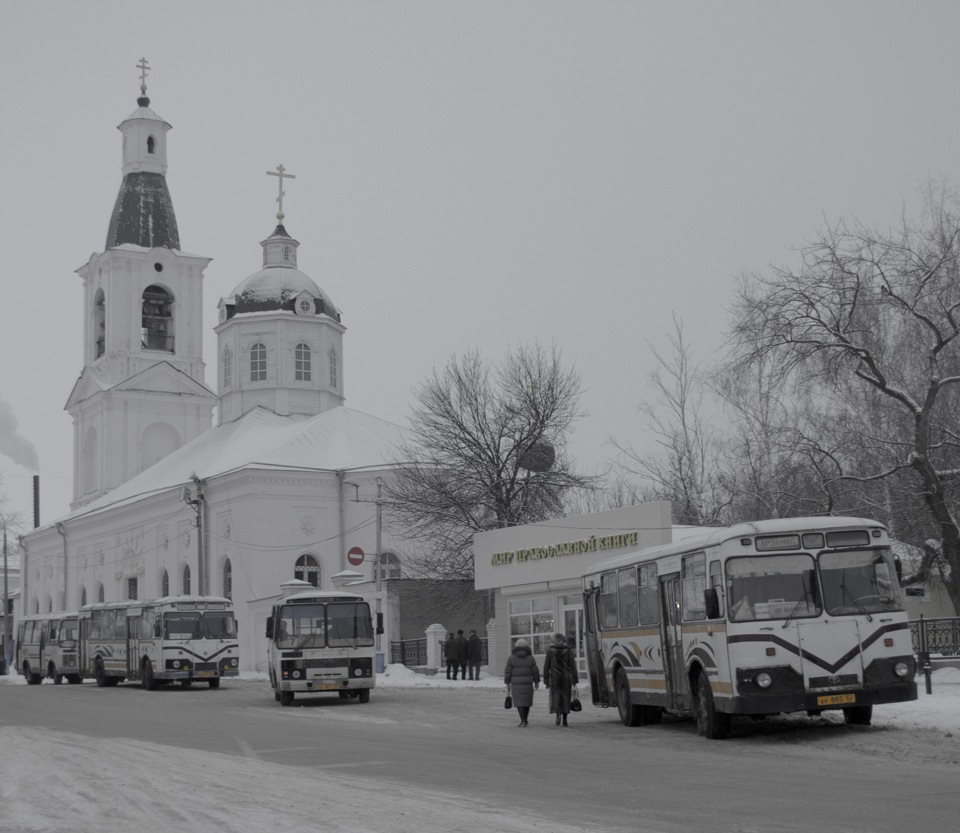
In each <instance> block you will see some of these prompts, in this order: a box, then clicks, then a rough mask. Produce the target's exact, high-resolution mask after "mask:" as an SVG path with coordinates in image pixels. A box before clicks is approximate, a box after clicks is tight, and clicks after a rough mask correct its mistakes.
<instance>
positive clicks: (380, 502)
mask: <svg viewBox="0 0 960 833" xmlns="http://www.w3.org/2000/svg"><path fill="white" fill-rule="evenodd" d="M376 504H377V552H376V554H375V555H374V562H373V569H374V570H375V571H376V572H375V574H374V575H375V577H376V581H377V621H378V622H379V621H380V617H381V615H382V614H381V601H380V595H381V594H380V548H381V547H380V543H381V541H380V535H381V529H382V528H383V481H382V480H381V479H380V478H379V477H378V478H377V501H376ZM380 636H381V635H380V631H379V629H378V630H377V648H376V650H377V664H378V665H383V651H381V649H380ZM377 670H378V671H381V670H382V668H378V669H377Z"/></svg>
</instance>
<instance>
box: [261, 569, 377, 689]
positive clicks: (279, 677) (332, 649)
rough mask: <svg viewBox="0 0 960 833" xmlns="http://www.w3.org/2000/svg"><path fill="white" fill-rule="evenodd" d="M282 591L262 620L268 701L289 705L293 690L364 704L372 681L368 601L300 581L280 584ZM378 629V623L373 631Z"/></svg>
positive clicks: (371, 626)
mask: <svg viewBox="0 0 960 833" xmlns="http://www.w3.org/2000/svg"><path fill="white" fill-rule="evenodd" d="M304 588H306V589H304ZM282 589H283V591H284V594H285V595H284V596H283V597H282V598H281V599H280V600H279V601H278V602H277V603H276V604H275V605H274V606H273V611H272V615H271V616H269V617H268V618H267V640H268V644H267V662H268V665H269V670H270V686H271V688H273V692H274V699H276V700H278V701H279V702H280V703H281V705H284V706H289V705H290V704H291V703H293V698H294V696H295V695H296V694H297V693H300V694H324V693H330V694H333V693H336V694H339V696H340V698H341V699H344V700H345V699H348V698H350V697H356V698H357V699H358V700H359V701H360V702H361V703H367V702H369V700H370V691H371V689H372V688H373V687H374V685H375V684H376V675H375V673H374V660H375V658H376V657H375V654H376V648H375V645H374V629H373V622H372V620H371V616H370V605H369V604H367V602H366V601H365V600H364V599H363V597H362V596H358V595H356V594H354V593H342V592H339V591H325V590H315V589H314V588H313V587H312V585H310V584H309V583H307V582H304V581H298V580H293V581H289V582H285V583H284V584H283V585H282ZM379 615H380V614H378V616H379ZM382 632H383V626H382V623H381V622H380V621H378V622H377V630H376V633H382Z"/></svg>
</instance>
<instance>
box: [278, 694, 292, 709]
mask: <svg viewBox="0 0 960 833" xmlns="http://www.w3.org/2000/svg"><path fill="white" fill-rule="evenodd" d="M280 705H281V706H292V705H293V692H292V691H281V692H280Z"/></svg>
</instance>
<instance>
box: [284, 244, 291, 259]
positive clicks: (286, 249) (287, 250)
mask: <svg viewBox="0 0 960 833" xmlns="http://www.w3.org/2000/svg"><path fill="white" fill-rule="evenodd" d="M283 259H284V261H289V260H290V247H289V246H284V247H283Z"/></svg>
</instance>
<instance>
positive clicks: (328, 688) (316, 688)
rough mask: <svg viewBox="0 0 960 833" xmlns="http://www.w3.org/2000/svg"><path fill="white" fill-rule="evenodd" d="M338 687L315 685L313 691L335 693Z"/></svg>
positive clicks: (326, 684)
mask: <svg viewBox="0 0 960 833" xmlns="http://www.w3.org/2000/svg"><path fill="white" fill-rule="evenodd" d="M338 688H340V686H338V685H337V684H336V683H323V684H321V685H315V686H314V687H313V690H314V691H336V690H337V689H338Z"/></svg>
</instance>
